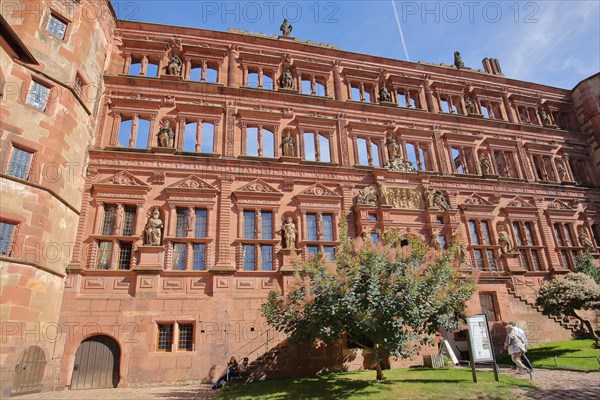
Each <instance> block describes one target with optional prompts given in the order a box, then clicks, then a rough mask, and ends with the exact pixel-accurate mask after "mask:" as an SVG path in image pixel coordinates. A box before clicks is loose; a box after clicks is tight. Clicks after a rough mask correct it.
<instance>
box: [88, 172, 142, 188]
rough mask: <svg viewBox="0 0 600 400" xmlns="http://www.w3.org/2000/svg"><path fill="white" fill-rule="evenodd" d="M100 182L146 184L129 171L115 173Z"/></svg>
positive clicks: (130, 184) (128, 184) (109, 183)
mask: <svg viewBox="0 0 600 400" xmlns="http://www.w3.org/2000/svg"><path fill="white" fill-rule="evenodd" d="M98 183H99V184H105V185H126V186H146V184H145V183H144V182H142V181H141V180H139V179H137V178H136V177H135V176H133V175H132V174H130V173H129V172H127V171H121V172H119V173H118V174H115V175H113V176H111V177H110V178H106V179H104V180H102V181H100V182H98Z"/></svg>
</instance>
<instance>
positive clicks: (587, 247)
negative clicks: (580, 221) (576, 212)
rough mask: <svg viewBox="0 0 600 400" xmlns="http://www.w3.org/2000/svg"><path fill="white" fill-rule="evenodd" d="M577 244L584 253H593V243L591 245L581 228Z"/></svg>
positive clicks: (590, 240)
mask: <svg viewBox="0 0 600 400" xmlns="http://www.w3.org/2000/svg"><path fill="white" fill-rule="evenodd" d="M579 243H580V244H581V245H582V246H583V247H584V248H585V251H587V252H589V253H594V252H595V249H594V243H592V239H590V237H589V235H588V234H587V233H586V231H585V229H584V228H583V227H580V228H579Z"/></svg>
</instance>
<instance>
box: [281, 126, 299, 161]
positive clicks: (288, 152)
mask: <svg viewBox="0 0 600 400" xmlns="http://www.w3.org/2000/svg"><path fill="white" fill-rule="evenodd" d="M285 132H286V133H285V137H284V138H283V140H282V141H281V147H282V150H283V155H284V156H285V157H295V156H296V141H295V140H294V138H293V137H292V135H291V133H290V130H289V129H287V130H286V131H285Z"/></svg>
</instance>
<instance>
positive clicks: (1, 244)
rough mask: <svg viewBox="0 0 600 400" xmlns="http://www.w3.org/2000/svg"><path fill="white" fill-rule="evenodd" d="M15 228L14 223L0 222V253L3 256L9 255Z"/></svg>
mask: <svg viewBox="0 0 600 400" xmlns="http://www.w3.org/2000/svg"><path fill="white" fill-rule="evenodd" d="M15 228H16V225H15V224H9V223H8V222H0V254H1V255H3V256H9V255H10V253H11V250H12V242H13V235H14V233H15Z"/></svg>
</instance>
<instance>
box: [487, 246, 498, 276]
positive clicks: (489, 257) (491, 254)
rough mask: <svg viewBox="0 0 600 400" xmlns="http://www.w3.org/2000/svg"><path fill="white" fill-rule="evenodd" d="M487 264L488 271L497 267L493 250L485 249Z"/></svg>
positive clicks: (495, 269)
mask: <svg viewBox="0 0 600 400" xmlns="http://www.w3.org/2000/svg"><path fill="white" fill-rule="evenodd" d="M486 254H487V261H488V265H489V266H490V271H497V270H498V267H497V266H496V255H495V254H494V250H490V249H488V250H486Z"/></svg>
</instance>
